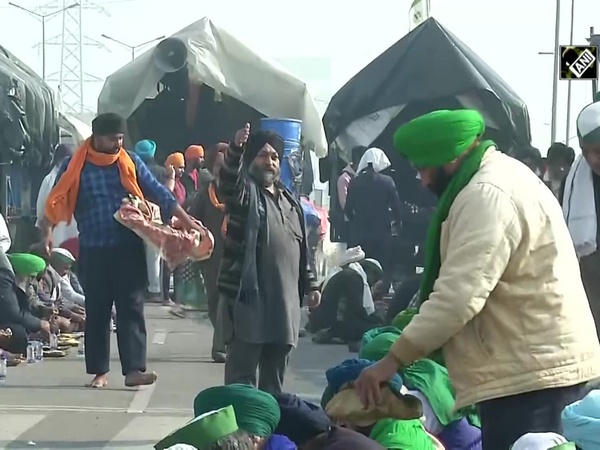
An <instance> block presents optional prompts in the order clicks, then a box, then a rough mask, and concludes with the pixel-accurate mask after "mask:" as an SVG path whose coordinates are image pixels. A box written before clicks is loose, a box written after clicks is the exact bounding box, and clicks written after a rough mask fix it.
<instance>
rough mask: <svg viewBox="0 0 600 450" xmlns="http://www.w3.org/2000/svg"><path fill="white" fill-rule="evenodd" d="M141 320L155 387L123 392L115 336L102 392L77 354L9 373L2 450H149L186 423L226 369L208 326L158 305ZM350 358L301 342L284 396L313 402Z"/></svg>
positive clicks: (2, 403)
mask: <svg viewBox="0 0 600 450" xmlns="http://www.w3.org/2000/svg"><path fill="white" fill-rule="evenodd" d="M146 317H147V328H148V369H149V370H155V371H156V372H157V373H158V375H159V378H158V382H157V384H156V385H154V386H148V387H143V388H139V389H130V388H125V387H124V385H123V378H122V376H121V375H120V366H119V361H118V358H117V350H116V339H115V336H113V351H112V361H111V365H112V372H111V374H110V381H109V382H110V384H109V387H107V388H106V389H101V390H95V389H87V388H85V387H83V386H84V384H85V383H86V382H89V381H90V377H89V376H88V375H86V374H85V367H84V362H83V360H82V359H80V358H77V356H76V353H77V352H76V349H72V351H71V354H70V355H69V356H67V357H66V358H63V359H46V360H45V361H43V362H41V363H37V364H32V365H22V366H20V367H16V368H11V369H9V373H8V378H7V383H6V384H5V385H3V386H1V387H0V449H36V450H45V449H78V450H101V449H113V450H116V449H119V450H146V449H152V448H153V445H154V444H155V443H156V442H158V441H159V440H160V439H161V438H163V437H164V436H166V435H168V434H169V433H170V432H171V431H173V430H174V429H176V428H177V427H179V426H180V425H182V424H184V423H185V422H187V421H188V420H190V419H191V418H192V404H193V400H194V397H195V396H196V394H197V393H198V392H199V391H200V390H202V389H204V388H206V387H209V386H214V385H218V384H221V383H222V379H223V365H222V364H214V363H212V361H211V359H210V343H211V341H212V329H211V327H210V324H209V323H208V322H207V321H206V320H204V319H200V320H198V319H197V320H194V319H176V318H172V317H171V316H169V315H168V314H167V311H166V310H165V309H164V308H162V307H160V306H150V307H148V308H147V310H146ZM348 357H349V353H348V351H347V349H346V347H344V346H323V345H314V344H313V343H312V342H310V340H309V339H308V338H305V339H301V342H300V345H299V347H298V349H297V350H296V351H295V352H294V354H293V355H292V360H291V367H290V371H289V373H288V375H287V378H286V390H287V391H289V392H296V393H298V394H299V395H301V396H302V397H304V398H306V399H308V400H312V401H318V400H319V399H320V396H321V393H322V391H323V388H324V386H325V374H324V371H325V370H326V369H327V368H328V367H330V366H332V365H334V364H335V363H337V362H339V361H342V360H343V359H345V358H348Z"/></svg>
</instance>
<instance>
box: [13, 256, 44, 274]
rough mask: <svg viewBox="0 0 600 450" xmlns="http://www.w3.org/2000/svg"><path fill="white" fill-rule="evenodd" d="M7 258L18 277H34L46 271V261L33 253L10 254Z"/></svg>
mask: <svg viewBox="0 0 600 450" xmlns="http://www.w3.org/2000/svg"><path fill="white" fill-rule="evenodd" d="M6 257H7V258H8V260H9V261H10V264H11V266H12V268H13V270H14V271H15V274H17V275H27V276H31V277H34V276H36V275H39V274H40V273H42V272H43V271H44V270H46V261H44V260H43V259H42V258H40V257H39V256H36V255H32V254H31V253H10V254H8V255H6Z"/></svg>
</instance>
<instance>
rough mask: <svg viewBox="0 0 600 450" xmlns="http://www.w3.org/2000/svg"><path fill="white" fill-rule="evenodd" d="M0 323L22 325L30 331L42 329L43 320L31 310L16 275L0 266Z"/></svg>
mask: <svg viewBox="0 0 600 450" xmlns="http://www.w3.org/2000/svg"><path fill="white" fill-rule="evenodd" d="M0 324H2V325H4V326H7V325H10V324H15V325H21V326H23V327H25V329H26V330H27V331H28V332H29V333H35V332H38V331H40V327H41V321H40V319H38V318H37V317H35V316H34V315H33V314H32V312H31V307H30V305H29V300H28V298H27V294H26V293H25V292H23V291H22V290H21V289H20V288H19V287H18V286H17V283H16V280H15V275H14V274H13V273H12V272H11V271H10V270H8V269H2V268H0Z"/></svg>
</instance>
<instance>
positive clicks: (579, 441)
mask: <svg viewBox="0 0 600 450" xmlns="http://www.w3.org/2000/svg"><path fill="white" fill-rule="evenodd" d="M562 424H563V436H564V437H566V438H567V439H568V440H569V441H571V442H574V443H575V444H576V445H577V447H581V448H582V449H588V448H590V449H592V448H600V389H594V390H593V391H591V392H590V393H589V394H588V395H586V396H585V397H584V398H583V400H579V401H578V402H575V403H572V404H570V405H569V406H567V407H566V408H565V409H564V410H563V412H562Z"/></svg>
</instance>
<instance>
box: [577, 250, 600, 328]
mask: <svg viewBox="0 0 600 450" xmlns="http://www.w3.org/2000/svg"><path fill="white" fill-rule="evenodd" d="M579 267H580V269H581V279H582V281H583V286H584V287H585V293H586V294H587V298H588V301H589V302H590V309H591V310H592V315H593V316H594V322H596V332H597V333H598V338H600V277H599V276H598V272H599V271H600V251H596V252H594V253H592V254H591V255H588V256H584V257H583V258H581V260H580V261H579Z"/></svg>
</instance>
